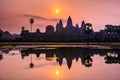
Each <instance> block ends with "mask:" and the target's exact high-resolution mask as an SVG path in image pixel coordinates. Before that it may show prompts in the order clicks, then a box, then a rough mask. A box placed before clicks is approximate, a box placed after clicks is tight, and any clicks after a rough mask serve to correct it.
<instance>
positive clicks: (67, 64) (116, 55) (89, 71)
mask: <svg viewBox="0 0 120 80" xmlns="http://www.w3.org/2000/svg"><path fill="white" fill-rule="evenodd" d="M119 73H120V50H119V49H95V48H94V49H92V48H88V47H86V48H85V47H84V48H80V47H54V48H53V47H52V48H32V47H30V48H29V47H27V48H1V49H0V80H120V76H119Z"/></svg>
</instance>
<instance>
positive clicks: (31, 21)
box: [30, 18, 34, 32]
mask: <svg viewBox="0 0 120 80" xmlns="http://www.w3.org/2000/svg"><path fill="white" fill-rule="evenodd" d="M33 23H34V19H33V18H31V19H30V24H31V32H32V24H33Z"/></svg>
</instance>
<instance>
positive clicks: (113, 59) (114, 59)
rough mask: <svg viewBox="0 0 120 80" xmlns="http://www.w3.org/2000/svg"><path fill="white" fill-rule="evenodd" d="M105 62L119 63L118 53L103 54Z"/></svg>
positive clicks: (119, 56)
mask: <svg viewBox="0 0 120 80" xmlns="http://www.w3.org/2000/svg"><path fill="white" fill-rule="evenodd" d="M104 59H105V63H108V64H112V63H119V64H120V55H119V54H117V55H115V54H113V55H112V54H109V55H108V54H107V55H106V56H105V58H104Z"/></svg>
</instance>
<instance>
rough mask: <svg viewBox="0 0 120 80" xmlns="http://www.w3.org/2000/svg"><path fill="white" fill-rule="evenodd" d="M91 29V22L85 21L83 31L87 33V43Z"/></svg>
mask: <svg viewBox="0 0 120 80" xmlns="http://www.w3.org/2000/svg"><path fill="white" fill-rule="evenodd" d="M92 31H93V28H92V24H91V23H86V24H85V33H86V34H87V35H88V40H87V41H88V42H87V44H89V34H90V33H91V32H92Z"/></svg>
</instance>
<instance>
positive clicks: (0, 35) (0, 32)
mask: <svg viewBox="0 0 120 80" xmlns="http://www.w3.org/2000/svg"><path fill="white" fill-rule="evenodd" d="M1 37H2V31H1V29H0V38H1Z"/></svg>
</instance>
